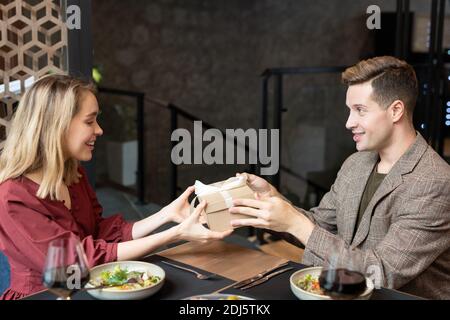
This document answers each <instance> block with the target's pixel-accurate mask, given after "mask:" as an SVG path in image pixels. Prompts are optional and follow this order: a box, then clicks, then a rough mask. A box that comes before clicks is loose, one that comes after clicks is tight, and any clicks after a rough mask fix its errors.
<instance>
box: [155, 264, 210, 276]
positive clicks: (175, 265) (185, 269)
mask: <svg viewBox="0 0 450 320" xmlns="http://www.w3.org/2000/svg"><path fill="white" fill-rule="evenodd" d="M161 262H162V263H164V264H167V265H169V266H171V267H174V268H178V269H181V270H184V271H188V272H191V273H193V274H195V276H196V277H197V279H200V280H208V279H211V278H214V277H215V276H217V274H215V273H211V274H208V275H206V274H202V273H200V272H197V271H195V270H192V269H189V268H186V267H182V266H179V265H177V264H173V263H170V262H167V261H161Z"/></svg>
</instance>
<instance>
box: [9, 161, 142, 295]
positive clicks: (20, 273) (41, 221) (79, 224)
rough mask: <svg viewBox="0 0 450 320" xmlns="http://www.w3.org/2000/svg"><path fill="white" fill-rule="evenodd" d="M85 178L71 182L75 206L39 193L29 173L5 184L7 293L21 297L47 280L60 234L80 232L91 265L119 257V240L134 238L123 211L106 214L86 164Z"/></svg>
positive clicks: (40, 286)
mask: <svg viewBox="0 0 450 320" xmlns="http://www.w3.org/2000/svg"><path fill="white" fill-rule="evenodd" d="M79 172H80V173H81V174H82V177H81V179H80V181H79V182H78V183H76V184H73V185H71V186H69V193H70V199H71V207H72V209H71V210H69V209H67V207H66V206H65V205H64V203H63V202H61V201H54V200H50V199H39V198H38V197H36V192H37V190H38V188H39V185H38V184H36V183H35V182H33V181H31V180H30V179H28V178H26V177H23V176H22V177H20V178H17V179H12V180H8V181H5V182H4V183H2V184H1V185H0V250H2V251H3V252H4V254H5V255H6V256H7V257H8V261H9V264H10V266H11V283H10V287H9V288H8V289H7V290H6V291H5V292H4V293H3V295H2V296H1V297H0V300H1V299H19V298H22V297H24V296H27V295H29V294H31V293H33V292H37V291H40V290H43V289H45V287H44V286H43V285H42V280H41V276H42V271H43V268H44V263H45V258H46V255H47V247H48V244H49V242H50V241H52V240H54V239H56V238H60V237H75V236H77V237H78V238H79V239H80V240H81V243H82V245H83V248H84V250H85V252H86V256H87V259H88V263H89V265H90V267H92V266H95V265H98V264H102V263H107V262H111V261H115V260H117V243H118V242H122V241H128V240H131V239H132V235H131V232H132V228H133V224H132V223H129V222H126V221H125V220H124V219H123V218H122V217H121V215H114V216H112V217H109V218H106V219H104V218H102V217H101V214H102V207H101V206H100V204H99V203H98V200H97V197H96V195H95V192H94V190H93V189H92V188H91V186H90V185H89V182H88V180H87V176H86V172H85V170H84V169H82V168H81V167H80V169H79Z"/></svg>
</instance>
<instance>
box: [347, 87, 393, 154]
mask: <svg viewBox="0 0 450 320" xmlns="http://www.w3.org/2000/svg"><path fill="white" fill-rule="evenodd" d="M372 90H373V89H372V85H371V82H365V83H361V84H355V85H351V86H349V88H348V90H347V99H346V104H347V107H348V108H349V109H350V115H349V117H348V120H347V123H346V124H345V127H346V128H347V129H349V130H351V131H352V133H353V141H355V142H356V149H357V150H358V151H379V150H381V149H383V148H384V147H386V146H387V145H389V143H390V138H391V135H392V129H393V122H392V120H391V118H390V117H389V112H388V110H389V108H388V109H386V110H385V109H384V108H382V107H381V106H380V105H379V104H378V103H376V102H375V101H373V100H372Z"/></svg>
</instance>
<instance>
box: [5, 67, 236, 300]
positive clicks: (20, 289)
mask: <svg viewBox="0 0 450 320" xmlns="http://www.w3.org/2000/svg"><path fill="white" fill-rule="evenodd" d="M94 93H95V91H94V88H93V86H92V85H91V84H89V83H86V82H84V81H82V80H78V79H74V78H71V77H69V76H64V75H51V76H46V77H44V78H42V79H40V80H38V81H37V82H36V83H34V84H33V86H32V87H31V88H30V89H29V90H28V91H27V92H25V93H24V95H23V97H22V99H21V101H20V103H19V106H18V108H17V111H16V113H15V116H14V119H13V122H12V124H11V129H10V132H9V134H8V137H7V140H6V143H5V147H4V149H3V151H2V153H1V156H0V250H2V251H3V252H4V253H5V255H6V256H7V257H8V260H9V263H10V266H11V284H10V287H9V288H8V289H7V290H6V291H5V292H4V294H3V295H2V297H1V299H19V298H22V297H24V296H26V295H29V294H31V293H33V292H36V291H39V290H42V289H44V287H43V286H42V282H41V275H42V271H43V267H44V262H45V257H46V253H47V247H48V244H49V242H50V241H52V240H54V239H56V238H61V237H78V238H79V239H80V240H81V243H82V245H83V247H84V250H85V252H86V255H87V258H88V262H89V265H90V266H94V265H98V264H102V263H106V262H111V261H116V260H129V259H137V258H139V257H142V256H145V255H147V254H149V253H150V252H152V251H153V250H155V249H156V248H158V247H159V246H161V245H163V244H167V243H170V242H173V241H176V240H202V241H204V240H209V239H221V238H223V237H225V236H227V235H228V234H229V233H230V232H231V231H227V232H222V233H219V232H212V231H210V230H208V229H206V228H204V227H203V225H202V224H201V222H200V220H199V219H200V218H199V217H200V214H201V212H202V210H203V209H204V207H205V204H204V203H203V204H201V205H200V206H198V207H197V209H196V211H195V212H194V213H193V214H192V215H189V204H188V197H189V195H190V194H191V193H192V192H193V187H189V188H188V189H187V190H186V191H185V192H184V193H183V194H182V195H181V196H180V197H179V198H178V199H176V200H175V201H173V202H172V203H171V204H169V205H168V206H166V207H164V208H163V209H162V210H161V211H159V212H157V213H156V214H153V215H151V216H149V217H148V218H145V219H143V220H141V221H138V222H135V223H129V222H126V221H124V220H123V218H122V217H121V216H120V215H115V216H112V217H109V218H106V219H105V218H102V217H101V213H102V207H101V206H100V204H99V203H98V201H97V197H96V195H95V192H94V191H93V189H92V188H91V186H90V185H89V183H88V180H87V177H86V172H85V171H84V169H83V168H82V167H81V166H80V164H79V162H80V161H89V160H90V159H91V158H92V152H93V150H94V146H95V142H96V140H97V138H98V137H100V136H101V135H102V133H103V131H102V129H101V128H100V126H99V125H98V123H97V115H98V112H99V107H98V104H97V100H96V98H95V95H94ZM171 221H173V222H176V223H178V224H177V225H176V226H174V227H172V228H170V229H167V230H166V231H162V232H159V233H156V234H150V233H151V232H152V231H153V230H155V229H156V228H158V227H159V226H161V225H163V224H165V223H168V222H171Z"/></svg>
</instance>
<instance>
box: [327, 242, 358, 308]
mask: <svg viewBox="0 0 450 320" xmlns="http://www.w3.org/2000/svg"><path fill="white" fill-rule="evenodd" d="M343 246H344V245H343V243H342V242H337V241H336V242H334V243H333V245H332V246H331V248H330V253H329V254H328V256H327V258H326V259H325V263H324V266H323V269H322V272H321V274H320V277H319V285H320V287H321V289H322V290H323V291H324V293H325V294H327V295H329V296H330V297H331V298H332V299H337V300H345V299H355V298H357V297H358V296H360V295H361V294H362V293H363V292H364V291H365V290H366V277H365V272H364V264H363V262H362V258H361V256H360V255H359V254H357V253H356V252H355V250H354V249H350V248H348V249H346V250H344V247H343Z"/></svg>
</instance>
